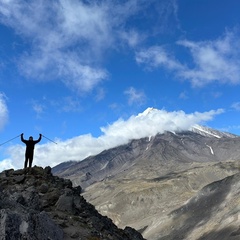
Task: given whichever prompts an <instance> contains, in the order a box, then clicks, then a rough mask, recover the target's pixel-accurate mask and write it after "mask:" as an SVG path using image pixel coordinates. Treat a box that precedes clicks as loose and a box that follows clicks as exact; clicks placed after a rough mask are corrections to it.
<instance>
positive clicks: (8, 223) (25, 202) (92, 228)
mask: <svg viewBox="0 0 240 240" xmlns="http://www.w3.org/2000/svg"><path fill="white" fill-rule="evenodd" d="M80 193H81V187H72V182H71V181H70V180H64V179H62V178H59V177H57V176H53V175H52V173H51V168H50V167H46V168H45V169H43V168H41V167H36V166H35V167H34V168H32V169H31V172H27V171H25V170H16V171H14V170H13V169H11V170H6V171H3V172H2V173H0V239H1V240H4V239H9V240H10V239H11V240H20V239H21V240H22V239H25V240H47V239H51V240H62V239H64V240H65V239H66V240H68V239H81V240H100V239H102V240H143V237H142V236H141V234H140V233H139V232H137V231H136V230H134V229H133V228H130V227H126V228H125V229H124V230H122V229H119V228H117V227H116V225H114V224H113V222H112V220H110V219H109V218H108V217H104V216H102V215H100V214H99V213H98V212H97V210H96V209H95V208H94V207H93V205H91V204H89V203H87V202H86V200H85V199H84V198H83V197H82V196H81V195H80Z"/></svg>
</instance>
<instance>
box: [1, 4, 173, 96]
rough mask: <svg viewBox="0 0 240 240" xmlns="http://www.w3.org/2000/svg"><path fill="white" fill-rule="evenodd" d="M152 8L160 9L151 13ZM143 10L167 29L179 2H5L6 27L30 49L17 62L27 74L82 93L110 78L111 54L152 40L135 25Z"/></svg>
mask: <svg viewBox="0 0 240 240" xmlns="http://www.w3.org/2000/svg"><path fill="white" fill-rule="evenodd" d="M152 4H154V7H155V8H157V9H158V10H157V11H148V10H149V9H152ZM142 9H144V10H145V11H144V12H146V11H147V12H153V14H154V16H149V14H146V15H144V14H141V18H145V19H146V20H148V19H150V20H149V21H153V19H154V20H155V17H156V16H158V18H159V19H160V18H161V26H162V25H164V24H163V20H162V19H163V17H164V19H166V21H167V19H168V17H169V15H172V14H174V15H176V14H175V11H176V1H175V0H172V1H166V0H162V1H156V0H153V1H146V0H129V1H124V2H121V1H120V2H119V1H117V0H115V1H108V0H103V1H95V0H94V1H87V2H86V1H79V0H69V1H67V0H56V1H46V0H36V1H18V0H8V1H1V2H0V23H2V24H4V25H6V26H8V27H11V28H12V29H13V30H14V31H15V33H17V34H18V35H19V36H20V37H22V38H23V39H24V44H26V45H28V46H30V48H28V49H23V52H22V55H20V58H19V59H17V62H18V65H19V70H20V72H21V73H22V74H23V75H24V76H27V77H29V78H34V79H35V80H39V81H43V80H44V81H49V80H53V79H55V80H59V79H61V81H62V82H63V83H64V84H66V86H68V87H70V88H71V89H73V90H75V91H78V92H80V93H82V92H88V91H91V90H92V89H93V88H94V87H95V86H97V85H98V84H99V83H100V82H102V81H104V80H105V79H107V78H108V77H109V74H108V70H107V69H105V68H104V67H103V65H102V60H103V58H104V56H105V55H104V53H106V51H110V50H113V49H114V50H116V49H118V48H119V47H122V46H126V45H127V46H129V47H130V48H134V47H136V46H137V45H138V44H139V43H141V42H142V41H143V40H144V39H145V38H146V34H145V32H148V31H149V29H142V28H141V29H138V30H137V28H136V26H135V24H134V23H133V22H134V21H131V19H132V17H134V16H135V15H136V14H137V13H139V12H140V11H141V10H142ZM166 9H167V11H165V10H166ZM160 10H161V11H160ZM159 11H160V12H159ZM160 15H161V16H160ZM156 25H157V26H158V27H159V24H156ZM138 27H139V26H138ZM153 28H154V27H153ZM23 48H24V46H23ZM18 56H19V53H18Z"/></svg>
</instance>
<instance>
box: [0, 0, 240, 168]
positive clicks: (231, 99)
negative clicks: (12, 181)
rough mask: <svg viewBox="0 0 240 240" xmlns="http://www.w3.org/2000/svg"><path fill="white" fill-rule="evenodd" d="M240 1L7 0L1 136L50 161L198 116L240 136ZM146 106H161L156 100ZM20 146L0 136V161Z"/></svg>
mask: <svg viewBox="0 0 240 240" xmlns="http://www.w3.org/2000/svg"><path fill="white" fill-rule="evenodd" d="M239 10H240V1H238V0H221V1H219V0H218V1H217V0H179V1H177V0H128V1H126V0H113V1H108V0H99V1H94V0H93V1H87V0H85V1H80V0H54V1H53V0H36V1H17V0H2V1H1V2H0V142H1V143H4V142H5V141H8V140H9V139H12V138H14V137H16V136H18V135H19V134H21V133H24V137H25V138H28V137H29V136H30V135H32V136H33V137H34V138H35V139H36V138H38V134H39V133H42V134H43V135H44V136H46V137H47V138H49V139H51V140H53V141H55V142H57V144H54V143H53V142H51V141H49V140H48V139H47V138H43V140H42V141H41V143H39V144H38V145H37V147H36V150H35V160H34V164H37V165H40V166H46V165H50V166H54V165H56V164H58V163H60V162H62V161H68V160H81V159H83V158H85V157H86V156H89V155H91V154H97V153H99V152H100V151H102V150H104V149H106V148H110V147H114V146H116V145H119V144H123V143H126V142H127V141H128V140H129V139H132V138H139V137H146V136H153V135H154V134H156V133H157V132H164V131H165V130H170V131H176V130H179V129H189V128H190V127H191V126H192V125H194V124H203V125H207V126H209V127H212V128H216V129H218V130H223V131H228V132H231V133H234V134H237V135H240V124H239V116H240V98H239V90H240V24H239V23H240V14H239ZM149 108H154V110H153V111H150V109H149ZM24 148H25V146H24V145H23V144H22V143H21V142H20V138H15V139H13V140H12V141H9V142H7V143H6V144H3V145H1V146H0V170H3V169H6V168H11V167H13V168H22V165H23V159H24Z"/></svg>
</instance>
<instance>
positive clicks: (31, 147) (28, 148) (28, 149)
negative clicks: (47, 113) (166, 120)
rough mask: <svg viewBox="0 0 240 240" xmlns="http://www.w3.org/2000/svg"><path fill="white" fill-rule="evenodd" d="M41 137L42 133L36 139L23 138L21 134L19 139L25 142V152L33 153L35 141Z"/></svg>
mask: <svg viewBox="0 0 240 240" xmlns="http://www.w3.org/2000/svg"><path fill="white" fill-rule="evenodd" d="M41 139H42V135H41V134H40V136H39V138H38V140H25V139H24V138H23V135H21V141H22V142H24V143H25V144H26V153H30V154H31V153H33V150H34V146H35V144H36V143H38V142H40V141H41Z"/></svg>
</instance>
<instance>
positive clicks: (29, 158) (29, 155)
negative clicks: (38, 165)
mask: <svg viewBox="0 0 240 240" xmlns="http://www.w3.org/2000/svg"><path fill="white" fill-rule="evenodd" d="M28 162H29V168H31V167H32V162H33V153H26V154H25V163H24V168H27V165H28Z"/></svg>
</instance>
